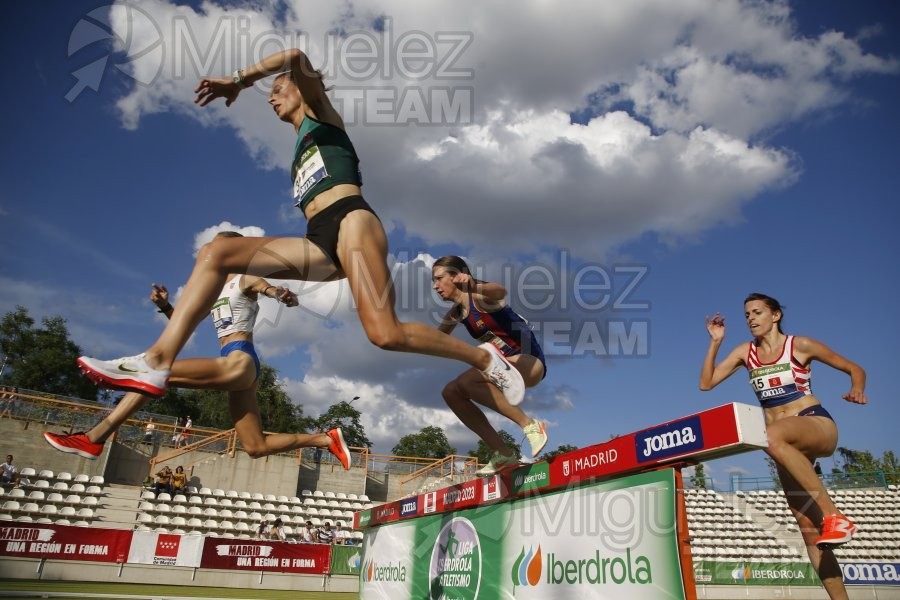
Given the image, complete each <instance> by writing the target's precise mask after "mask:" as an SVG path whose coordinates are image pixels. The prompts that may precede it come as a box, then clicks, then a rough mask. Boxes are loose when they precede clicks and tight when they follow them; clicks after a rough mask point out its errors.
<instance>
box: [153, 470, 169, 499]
mask: <svg viewBox="0 0 900 600" xmlns="http://www.w3.org/2000/svg"><path fill="white" fill-rule="evenodd" d="M161 492H166V493H168V494H170V495H171V494H172V469H170V468H169V467H167V466H166V467H163V468H162V469H161V470H160V471H159V472H158V473H157V474H156V493H157V494H160V493H161Z"/></svg>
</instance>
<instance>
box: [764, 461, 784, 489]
mask: <svg viewBox="0 0 900 600" xmlns="http://www.w3.org/2000/svg"><path fill="white" fill-rule="evenodd" d="M766 465H767V466H768V467H769V475H770V476H771V477H772V485H773V486H774V487H775V489H776V490H780V489H781V478H780V477H778V464H777V463H776V462H775V461H774V460H773V459H772V457H771V456H766Z"/></svg>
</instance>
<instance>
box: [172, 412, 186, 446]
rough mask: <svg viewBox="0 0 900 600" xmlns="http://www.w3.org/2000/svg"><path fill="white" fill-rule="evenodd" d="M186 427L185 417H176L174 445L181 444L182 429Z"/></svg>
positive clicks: (173, 430)
mask: <svg viewBox="0 0 900 600" xmlns="http://www.w3.org/2000/svg"><path fill="white" fill-rule="evenodd" d="M182 429H184V417H175V423H174V424H173V425H172V446H174V447H175V448H177V447H178V446H179V444H181V430H182Z"/></svg>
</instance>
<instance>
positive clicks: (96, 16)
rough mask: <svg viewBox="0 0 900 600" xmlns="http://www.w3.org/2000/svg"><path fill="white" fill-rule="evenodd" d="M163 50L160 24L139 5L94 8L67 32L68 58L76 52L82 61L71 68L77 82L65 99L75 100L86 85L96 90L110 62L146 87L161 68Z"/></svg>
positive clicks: (117, 4)
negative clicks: (73, 68) (74, 67)
mask: <svg viewBox="0 0 900 600" xmlns="http://www.w3.org/2000/svg"><path fill="white" fill-rule="evenodd" d="M164 50H165V46H164V44H163V35H162V31H161V30H160V28H159V25H158V24H157V23H156V21H155V20H154V19H153V18H152V17H151V16H150V15H149V14H148V13H147V12H145V11H143V10H141V9H140V8H139V7H137V6H135V5H133V4H128V3H124V2H120V3H116V4H114V5H109V6H101V7H99V8H95V9H94V10H92V11H91V12H89V13H87V14H86V15H84V16H83V17H81V19H79V20H78V22H77V23H76V24H75V27H74V28H72V33H71V34H70V35H69V47H68V54H67V57H69V58H72V57H73V56H75V55H76V54H77V55H79V56H82V57H84V58H83V61H84V62H82V63H81V65H82V66H80V67H78V68H76V69H75V70H74V71H72V76H73V77H75V80H76V81H75V85H73V86H72V88H71V89H70V90H69V92H68V93H67V94H66V101H67V102H74V101H75V100H76V99H77V98H78V96H79V95H80V94H81V92H83V91H84V90H85V89H86V88H90V89H92V90H94V91H95V92H96V91H98V90H99V89H100V83H101V82H102V81H103V76H104V74H105V73H106V69H107V67H108V66H109V65H110V63H112V66H114V67H115V68H116V69H118V70H119V71H121V72H122V73H125V74H126V75H127V76H129V77H130V78H132V79H134V80H135V81H137V82H138V83H140V84H141V85H144V86H149V85H150V84H151V83H153V82H154V81H155V80H156V78H157V77H158V76H159V74H160V72H161V70H162V66H163V60H164V58H165V52H164ZM113 57H115V61H113Z"/></svg>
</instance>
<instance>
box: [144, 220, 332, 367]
mask: <svg viewBox="0 0 900 600" xmlns="http://www.w3.org/2000/svg"><path fill="white" fill-rule="evenodd" d="M229 273H246V274H248V275H257V276H259V277H274V278H280V279H296V280H302V281H328V280H330V279H333V278H335V276H336V275H337V269H336V268H335V266H334V264H332V262H331V261H330V260H329V259H328V257H327V256H325V254H324V253H323V252H322V251H321V250H320V249H319V248H318V247H317V246H316V245H315V244H312V243H311V242H309V241H308V240H306V239H303V238H274V237H264V238H252V237H217V238H215V239H214V240H212V241H211V242H209V243H208V244H206V245H204V246H203V248H201V249H200V252H199V253H198V254H197V261H196V263H195V264H194V270H193V271H192V272H191V276H190V278H189V279H188V282H187V284H186V285H185V287H184V291H183V292H182V294H181V297H180V298H179V299H178V310H176V311H175V312H174V313H173V314H172V318H171V319H170V320H169V322H168V323H167V325H166V328H165V330H163V333H162V335H161V336H160V337H159V339H158V340H157V341H156V343H155V344H153V345H152V346H151V347H150V348H149V349H148V350H147V352H146V353H145V354H146V356H147V362H148V363H149V364H150V366H152V367H156V368H165V367H167V366H169V365H171V364H172V362H173V361H174V360H175V356H176V355H177V354H178V353H179V352H180V351H181V349H182V347H183V346H184V344H185V343H186V342H187V340H188V338H189V337H190V335H191V333H193V332H194V330H195V329H196V328H197V325H199V324H200V322H201V321H203V319H205V318H206V315H207V313H208V312H209V310H210V308H211V307H212V305H213V303H214V302H215V301H216V299H217V298H218V294H219V292H220V291H221V290H222V286H224V285H225V280H226V278H227V276H228V274H229Z"/></svg>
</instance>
